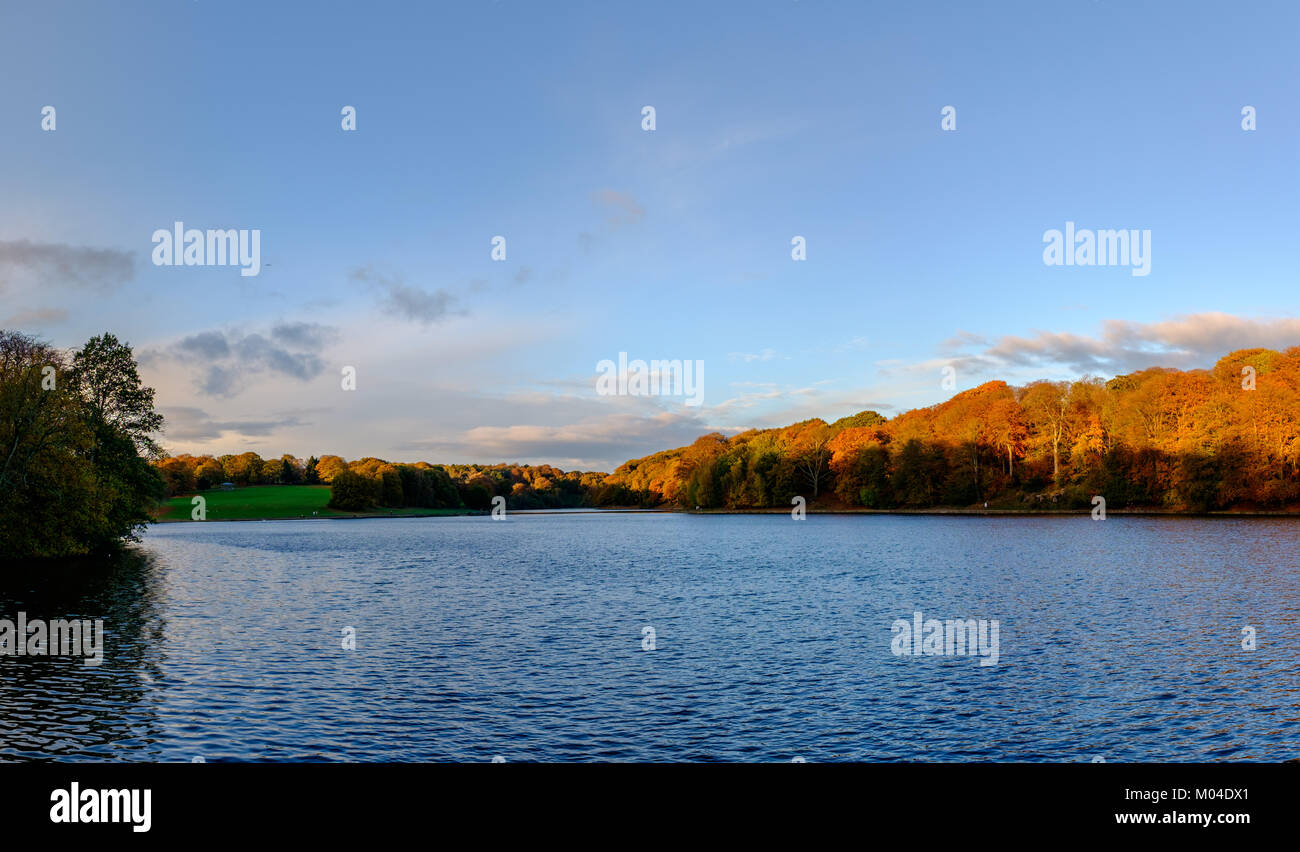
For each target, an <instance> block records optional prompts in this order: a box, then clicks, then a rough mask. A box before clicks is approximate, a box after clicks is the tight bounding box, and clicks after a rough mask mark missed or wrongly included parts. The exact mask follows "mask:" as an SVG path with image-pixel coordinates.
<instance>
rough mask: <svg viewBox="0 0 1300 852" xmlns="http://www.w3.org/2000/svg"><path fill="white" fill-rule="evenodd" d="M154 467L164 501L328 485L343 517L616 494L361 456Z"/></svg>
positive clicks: (522, 475) (555, 503) (527, 469)
mask: <svg viewBox="0 0 1300 852" xmlns="http://www.w3.org/2000/svg"><path fill="white" fill-rule="evenodd" d="M156 466H157V469H158V472H159V474H160V476H161V477H162V478H163V481H164V482H165V483H166V488H167V493H168V495H169V496H175V495H177V494H186V493H190V492H193V491H204V490H206V489H209V488H215V487H218V486H220V485H221V484H222V483H226V482H230V483H232V484H234V485H236V486H247V485H299V484H301V485H316V484H323V485H329V486H330V488H331V500H330V506H331V507H333V508H336V509H342V510H345V511H354V512H357V511H367V510H370V509H375V508H402V507H419V508H429V509H458V508H469V509H488V508H491V506H492V498H493V497H497V496H501V497H505V498H506V505H507V506H508V507H509V508H511V509H545V508H574V507H579V506H593V505H598V504H597V502H596V501H597V500H598V499H600V498H602V496H603V497H604V498H605V502H604V503H603V504H601V505H613V499H614V496H617V495H619V494H621V493H622V491H623V490H624V489H620V488H618V487H613V486H606V485H605V484H604V482H605V479H606V478H607V474H604V473H582V472H579V471H568V472H566V471H563V470H560V469H558V468H555V467H551V466H550V465H507V464H497V465H433V464H429V463H428V462H423V461H421V462H415V463H413V464H406V463H402V462H389V461H386V460H384V459H380V458H374V457H372V456H367V457H365V458H360V459H355V460H353V461H348V460H346V459H344V458H343V457H342V456H337V455H322V456H320V457H319V458H317V457H315V456H312V457H310V458H308V459H306V460H305V461H304V460H303V459H300V458H296V457H294V456H292V455H287V454H286V455H282V456H280V457H279V458H270V459H263V458H262V457H261V456H260V455H258V454H257V453H254V452H246V453H239V454H237V455H222V456H211V455H204V456H194V455H177V456H169V457H166V458H162V459H159V460H158V461H157V462H156Z"/></svg>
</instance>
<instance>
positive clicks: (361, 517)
mask: <svg viewBox="0 0 1300 852" xmlns="http://www.w3.org/2000/svg"><path fill="white" fill-rule="evenodd" d="M805 511H806V513H807V514H809V515H921V516H945V515H948V516H951V515H959V516H975V517H1015V518H1032V517H1066V516H1074V517H1078V516H1083V517H1088V516H1090V515H1091V514H1092V510H1091V509H1087V508H1084V509H996V508H993V507H989V508H987V509H984V508H978V509H975V508H957V507H949V508H930V509H813V508H808V509H806V510H805ZM491 514H492V513H491V511H490V510H483V511H480V510H465V511H444V512H440V513H438V514H428V513H425V514H409V513H408V514H396V513H394V514H389V513H374V512H369V513H357V514H352V515H320V516H303V517H296V518H285V517H278V518H260V517H258V518H213V519H211V520H206V521H194V520H190V519H189V518H156V519H154V521H153V523H154V524H204V523H231V524H233V523H261V522H271V521H365V520H374V519H379V518H404V519H411V518H464V517H487V516H490V515H491ZM788 514H790V510H789V509H639V508H637V509H632V508H616V509H598V508H580V509H518V510H513V511H510V512H508V515H788ZM1106 514H1107V516H1108V517H1109V516H1111V515H1115V516H1122V517H1161V518H1296V519H1300V511H1284V510H1265V509H1251V510H1244V509H1243V510H1231V509H1223V510H1217V511H1208V512H1191V511H1181V510H1177V509H1108V510H1107V511H1106ZM1099 520H1101V519H1099Z"/></svg>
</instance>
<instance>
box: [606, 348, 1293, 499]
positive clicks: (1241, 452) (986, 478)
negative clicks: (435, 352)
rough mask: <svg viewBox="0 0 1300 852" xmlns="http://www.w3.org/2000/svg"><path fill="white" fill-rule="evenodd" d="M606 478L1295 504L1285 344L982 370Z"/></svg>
mask: <svg viewBox="0 0 1300 852" xmlns="http://www.w3.org/2000/svg"><path fill="white" fill-rule="evenodd" d="M606 487H615V488H621V489H622V490H623V492H624V493H625V494H630V495H636V496H637V498H638V500H639V501H640V502H643V503H650V504H669V505H680V506H688V507H694V506H701V507H705V508H762V507H778V506H779V507H788V506H789V505H790V500H791V498H792V497H793V496H795V495H803V496H805V497H807V498H809V499H816V498H821V499H822V501H823V503H830V504H832V505H833V504H842V505H845V506H862V507H868V508H877V509H891V508H927V507H934V506H969V505H974V504H980V503H982V502H984V501H993V502H994V503H995V504H996V505H1004V506H1042V507H1051V506H1055V507H1061V508H1067V507H1073V508H1082V507H1086V506H1089V505H1090V504H1091V498H1092V496H1093V495H1095V494H1100V495H1103V496H1104V497H1105V498H1106V500H1107V505H1108V506H1112V507H1117V508H1120V507H1129V506H1132V507H1153V508H1169V509H1185V510H1198V511H1203V510H1209V509H1224V508H1273V509H1276V508H1294V507H1300V347H1293V348H1291V349H1288V350H1286V351H1285V352H1274V351H1271V350H1266V349H1248V350H1241V351H1237V352H1233V353H1231V354H1230V355H1227V356H1225V357H1224V358H1222V359H1221V360H1220V361H1219V362H1218V363H1217V364H1216V365H1215V366H1214V367H1213V368H1212V369H1209V370H1191V371H1180V370H1173V369H1166V368H1160V367H1153V368H1151V369H1147V370H1142V371H1140V372H1137V373H1132V374H1128V375H1121V376H1117V377H1115V378H1113V379H1111V380H1109V381H1103V380H1101V379H1095V378H1085V379H1083V380H1080V381H1075V382H1048V381H1043V382H1034V383H1031V384H1029V385H1026V386H1023V387H1012V386H1010V385H1008V384H1006V383H1005V382H1000V381H994V382H988V383H986V384H983V385H980V386H979V387H976V388H973V389H971V390H968V391H965V392H963V393H959V394H957V395H956V396H954V397H952V398H951V399H949V400H947V401H945V402H942V403H940V404H938V405H934V406H931V407H929V408H923V409H916V410H913V411H908V412H905V413H903V414H901V415H899V416H897V417H895V418H894V419H892V420H887V419H885V418H884V417H882V416H881V415H879V414H877V413H876V412H871V411H866V412H862V413H860V414H857V415H854V416H853V417H849V418H844V419H842V420H839V421H836V422H834V423H830V424H827V423H826V422H824V421H822V420H808V421H804V422H802V423H796V424H794V425H792V426H787V427H785V428H781V429H763V430H751V431H748V432H744V433H741V434H739V435H735V436H732V437H725V436H723V435H720V434H714V435H706V436H704V437H702V438H700V439H698V440H697V441H695V443H693V444H692V445H690V446H688V447H681V448H678V449H675V450H668V451H665V452H661V453H655V454H654V455H651V456H647V457H645V458H641V459H635V460H632V461H629V462H627V463H625V464H624V465H622V466H621V467H619V468H618V469H617V470H616V471H615V472H614V474H613V475H612V476H611V477H610V478H609V480H608V482H607V483H606Z"/></svg>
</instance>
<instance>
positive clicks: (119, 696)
mask: <svg viewBox="0 0 1300 852" xmlns="http://www.w3.org/2000/svg"><path fill="white" fill-rule="evenodd" d="M160 585H161V583H160V572H159V569H158V566H157V564H156V560H155V558H154V557H153V556H152V555H151V554H150V553H148V552H147V551H145V552H142V551H134V550H132V551H127V552H125V553H123V554H120V555H118V556H115V557H113V558H107V559H101V560H95V561H91V560H83V561H80V562H75V563H59V564H54V565H40V566H28V565H7V566H5V568H4V573H3V574H2V575H0V618H5V619H8V620H10V621H16V620H17V618H18V613H20V612H23V613H26V616H27V619H28V620H29V621H31V620H33V619H43V620H46V621H50V620H54V619H81V618H84V619H90V620H94V619H103V628H104V660H103V662H101V663H100V664H99V665H98V666H87V665H85V662H84V658H83V657H80V656H23V657H0V759H6V760H14V759H27V760H42V759H59V758H80V759H88V760H93V759H105V758H109V759H115V760H149V759H151V756H152V755H153V754H154V753H155V745H156V742H157V739H158V734H159V726H158V721H157V718H156V715H155V714H154V712H153V708H152V704H151V701H150V684H151V683H153V682H155V681H156V680H157V679H159V678H160V677H161V666H160V664H161V660H162V653H163V639H164V629H163V621H162V617H161V612H162V606H161V604H160V601H159V588H160Z"/></svg>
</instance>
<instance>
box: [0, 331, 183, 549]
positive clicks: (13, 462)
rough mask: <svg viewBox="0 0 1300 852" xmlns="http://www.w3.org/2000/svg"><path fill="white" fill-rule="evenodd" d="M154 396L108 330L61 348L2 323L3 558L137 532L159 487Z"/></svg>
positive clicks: (113, 540) (96, 544)
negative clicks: (4, 327)
mask: <svg viewBox="0 0 1300 852" xmlns="http://www.w3.org/2000/svg"><path fill="white" fill-rule="evenodd" d="M153 397H154V392H153V389H151V388H147V387H145V386H144V385H143V384H142V383H141V381H140V376H139V373H138V371H137V369H136V363H135V358H134V356H133V354H132V351H131V347H130V346H128V345H126V344H124V343H121V342H120V341H118V340H117V338H115V337H113V335H111V334H104V335H101V336H98V337H93V338H91V339H90V340H89V341H88V342H87V343H86V345H85V346H84V347H82V348H81V349H78V350H75V351H72V352H66V351H63V350H60V349H56V348H54V347H52V346H49V345H48V344H46V343H44V342H42V341H40V340H37V339H36V338H33V337H29V336H27V335H24V334H21V333H18V332H10V331H3V330H0V561H3V560H12V559H27V558H45V557H68V556H81V555H86V554H89V553H94V552H97V551H102V550H106V549H110V548H112V547H114V546H116V545H117V544H119V543H120V542H121V541H123V540H128V539H133V538H135V537H136V534H137V532H138V531H139V530H140V529H141V528H142V527H143V525H144V524H146V523H148V521H149V511H150V509H152V508H153V506H154V505H155V504H156V502H157V500H158V499H160V498H161V497H162V496H163V483H162V480H161V477H160V476H159V474H158V473H157V471H156V470H155V468H154V467H152V466H151V465H150V463H149V462H150V460H152V459H154V458H156V457H157V455H158V453H159V450H158V446H157V444H156V443H155V442H154V437H153V436H154V435H155V434H156V433H157V432H158V431H159V430H160V429H161V428H162V417H161V416H160V415H159V414H158V413H157V412H156V411H154V408H153Z"/></svg>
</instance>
